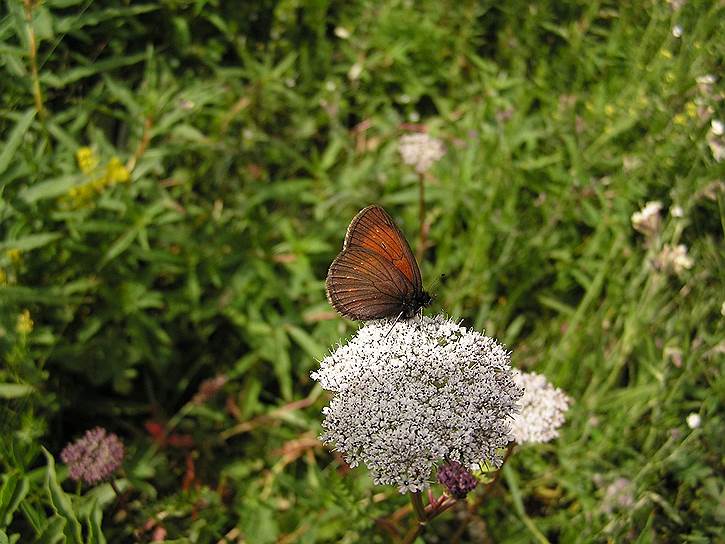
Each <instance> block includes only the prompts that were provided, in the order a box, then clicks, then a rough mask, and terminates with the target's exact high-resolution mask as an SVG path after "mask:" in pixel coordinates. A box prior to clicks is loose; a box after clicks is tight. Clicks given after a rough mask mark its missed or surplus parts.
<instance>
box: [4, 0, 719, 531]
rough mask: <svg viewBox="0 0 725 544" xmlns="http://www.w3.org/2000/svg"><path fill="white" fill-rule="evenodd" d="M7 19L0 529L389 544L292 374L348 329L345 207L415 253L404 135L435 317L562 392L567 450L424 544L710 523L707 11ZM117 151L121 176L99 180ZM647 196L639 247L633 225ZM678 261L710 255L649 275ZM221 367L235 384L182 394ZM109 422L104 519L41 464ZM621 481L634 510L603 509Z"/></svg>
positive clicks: (714, 411)
mask: <svg viewBox="0 0 725 544" xmlns="http://www.w3.org/2000/svg"><path fill="white" fill-rule="evenodd" d="M4 11H5V13H4V14H3V15H2V18H1V19H0V66H2V70H3V77H2V81H1V82H0V93H1V96H2V104H0V140H1V141H2V142H3V143H2V147H0V240H1V241H0V280H2V281H1V285H0V319H1V321H0V354H1V356H2V359H3V366H2V370H0V382H2V383H0V398H1V400H0V410H1V411H0V413H1V414H2V415H1V416H0V421H1V422H2V425H3V428H2V429H1V437H0V441H1V445H2V448H1V450H0V462H1V463H2V470H3V473H4V475H3V477H2V482H1V483H2V487H1V489H0V542H8V541H9V542H14V541H16V540H17V539H18V538H19V539H20V542H32V541H38V542H63V541H68V542H77V541H84V542H86V541H88V542H103V541H105V540H107V541H109V542H129V541H133V540H139V541H148V540H150V539H151V538H152V534H153V532H154V531H155V530H156V531H159V530H160V529H159V528H161V527H162V528H163V530H164V531H165V533H166V538H167V539H168V540H169V541H176V542H204V543H206V542H235V541H239V542H241V541H242V540H241V539H242V538H246V540H245V541H246V542H254V543H267V542H280V543H285V542H382V541H385V538H384V533H382V532H380V531H379V529H377V528H376V526H375V519H376V518H377V517H380V516H384V515H389V514H390V513H392V512H393V511H394V510H395V509H397V508H399V507H401V506H403V505H405V504H406V499H405V497H403V496H400V495H399V494H398V493H397V491H396V490H394V489H390V488H382V487H375V486H373V485H372V484H371V482H370V481H369V479H368V477H367V474H366V472H365V471H364V469H355V470H353V471H352V472H349V473H344V470H342V465H341V461H340V459H339V458H337V457H335V456H333V455H332V454H331V453H330V452H329V451H327V450H326V449H324V448H323V447H321V446H320V445H319V443H318V442H317V441H316V440H315V437H316V435H317V434H318V433H319V431H320V419H321V414H320V409H321V407H322V406H323V405H324V404H325V402H326V397H325V396H324V394H321V392H320V390H319V389H317V388H315V387H314V384H313V383H312V382H311V380H310V378H309V372H310V370H311V369H313V368H315V367H316V365H317V360H319V359H320V358H321V357H323V356H324V354H325V353H326V351H327V350H328V348H329V346H331V345H333V344H334V343H335V342H337V341H338V340H339V339H340V338H342V337H344V336H345V335H348V334H349V333H351V332H352V331H353V330H354V329H355V327H356V324H354V323H350V322H344V321H342V320H341V319H339V318H337V317H336V316H335V315H334V314H332V313H331V312H330V307H329V305H328V303H327V301H326V300H325V295H324V288H323V280H324V277H325V273H326V270H327V266H328V265H329V263H330V262H331V260H332V258H333V257H334V255H335V254H336V253H337V251H338V250H339V248H340V246H341V241H342V236H343V233H344V229H345V227H346V225H347V222H348V221H349V220H350V218H351V217H352V216H353V215H354V213H355V212H356V211H357V210H358V209H360V208H362V207H363V206H365V205H367V204H369V203H371V202H378V203H381V204H383V205H384V206H385V207H386V208H387V209H388V210H389V211H390V212H391V213H392V214H393V215H394V216H395V217H396V218H398V220H399V222H400V224H401V227H402V228H403V230H404V231H405V232H406V233H407V234H408V235H409V237H410V239H411V241H412V240H414V234H415V232H416V231H417V228H418V216H417V191H418V187H417V177H416V175H415V174H414V172H412V170H411V169H410V168H409V167H406V166H404V165H403V164H402V163H401V159H400V157H399V155H398V152H397V138H398V137H399V136H400V135H401V134H402V133H403V132H404V128H405V126H404V123H410V122H417V123H423V124H425V126H426V128H427V130H428V131H429V132H430V133H432V134H433V135H435V136H437V137H439V138H441V139H442V140H443V141H444V142H445V143H446V146H447V149H448V153H447V155H446V156H445V157H444V158H443V159H442V160H441V161H440V162H439V163H438V164H437V165H436V166H435V168H434V170H433V172H432V176H431V177H432V179H431V180H430V182H429V184H428V186H427V193H426V194H427V204H428V216H427V217H428V219H429V221H430V240H431V248H430V249H429V251H428V252H427V253H426V256H425V259H424V261H423V262H422V263H421V267H422V270H423V277H424V278H425V279H426V280H427V283H430V280H432V279H433V278H436V277H437V276H438V275H440V274H441V273H446V274H447V276H448V279H447V280H446V281H445V282H444V284H443V285H442V286H440V287H439V288H438V293H437V294H438V297H437V300H436V303H435V306H434V308H433V310H432V311H437V310H443V311H445V312H447V313H449V314H450V315H452V316H453V317H455V318H460V319H463V320H464V321H465V322H466V323H467V324H470V325H472V326H475V327H477V328H479V329H483V328H485V329H486V331H487V333H488V334H491V335H494V336H496V337H498V338H499V339H500V340H501V341H503V342H505V343H506V344H507V345H508V346H509V347H510V348H511V349H512V350H513V363H514V365H515V366H517V367H519V368H522V369H527V370H536V371H538V372H542V373H544V374H546V375H547V376H548V378H549V379H550V380H551V381H553V382H554V383H555V384H556V385H558V386H560V387H562V388H564V389H565V390H566V391H567V392H568V393H569V394H570V395H571V396H572V397H573V398H574V399H575V403H574V405H573V407H572V409H571V410H570V412H569V419H568V421H567V424H566V425H565V427H564V428H563V430H562V436H561V438H560V439H559V440H557V441H555V442H553V443H551V444H547V445H544V446H540V447H529V448H524V449H523V450H522V451H520V452H519V453H517V454H516V455H515V456H514V457H513V458H512V460H511V462H510V464H509V465H507V467H508V468H507V470H506V473H505V475H504V478H502V481H501V485H500V486H498V487H497V488H496V490H495V492H494V493H493V494H492V495H491V496H489V497H488V498H487V499H486V501H484V502H483V504H482V505H477V506H475V508H472V512H471V514H469V515H468V517H465V516H464V517H463V518H462V517H461V516H462V515H463V514H461V515H459V516H457V515H455V514H447V515H446V516H445V517H443V518H441V519H440V520H436V522H435V524H433V526H432V527H431V529H430V531H429V532H428V533H427V534H426V535H425V539H426V542H434V541H439V542H448V541H450V538H452V537H450V535H451V534H453V533H455V532H456V531H457V530H458V529H459V528H460V527H461V524H462V521H461V520H462V519H466V520H467V521H466V523H467V526H466V527H465V530H463V531H462V532H461V535H460V541H461V542H468V541H470V542H473V541H481V540H479V538H482V537H480V535H479V537H477V536H475V534H476V533H475V531H474V529H475V528H478V530H479V532H480V530H481V520H483V522H485V529H486V532H487V535H488V536H487V538H489V539H490V541H492V542H530V541H539V542H542V541H545V540H546V539H548V540H550V541H552V542H554V541H560V542H601V541H607V540H611V541H617V542H619V541H637V542H675V541H678V542H681V541H686V542H710V541H713V540H715V541H717V539H719V538H720V539H721V538H722V535H721V534H718V532H717V531H718V527H720V528H721V527H722V526H723V524H725V481H723V478H722V473H723V472H722V471H723V459H724V458H725V457H724V456H725V445H724V444H723V428H724V425H725V420H724V415H723V404H722V403H723V399H724V398H725V381H724V379H723V375H722V371H723V366H724V359H725V326H724V325H723V312H725V308H723V307H722V305H723V303H724V302H725V251H724V246H723V232H724V230H725V193H724V192H723V183H722V181H721V180H722V179H723V175H724V174H725V171H724V169H723V164H722V163H718V162H717V161H716V160H715V158H714V157H713V154H712V152H711V149H710V148H709V147H708V141H707V139H708V134H711V131H710V120H709V119H707V118H705V117H706V116H703V114H702V111H700V110H699V109H698V108H701V107H705V106H707V107H710V108H712V110H713V114H712V115H713V118H715V119H717V118H719V119H722V118H723V102H722V97H723V91H722V89H723V87H722V82H721V76H722V73H723V53H724V52H725V38H724V36H725V28H723V26H724V25H723V21H724V20H725V13H724V11H725V10H724V8H723V5H722V3H718V2H714V1H713V2H705V1H703V2H695V1H692V2H689V3H687V4H685V5H684V6H683V7H682V8H681V9H678V10H673V8H672V6H671V5H669V4H667V3H666V2H664V1H639V2H626V3H622V2H606V1H603V2H598V1H594V2H590V1H586V2H585V1H575V0H569V1H566V2H559V1H553V0H551V1H543V2H536V3H529V2H522V1H518V0H516V1H512V2H506V3H494V2H469V1H461V2H455V1H444V2H441V1H423V2H407V1H390V2H372V1H366V0H356V1H353V2H332V1H325V0H314V1H310V2H303V1H299V0H280V1H273V0H264V1H259V2H222V1H220V0H196V1H191V0H161V1H159V2H128V1H113V0H107V1H98V2H92V1H91V0H45V1H42V2H40V1H31V0H26V1H21V0H6V2H5V4H4ZM676 24H678V25H681V26H682V29H683V35H682V37H680V38H677V37H675V36H673V34H672V28H673V26H674V25H676ZM34 67H35V68H37V73H36V72H35V71H34ZM707 73H711V74H715V75H716V76H717V81H716V83H715V84H714V89H711V90H710V91H709V92H707V93H705V94H703V91H702V90H701V89H699V88H698V85H697V83H696V78H697V77H699V76H702V75H704V74H707ZM361 123H363V124H362V125H361ZM709 131H710V132H709ZM83 147H90V148H91V149H92V150H93V152H94V153H95V155H96V156H97V157H98V161H99V165H98V167H97V169H96V173H92V174H84V173H83V172H82V171H81V169H80V168H79V164H78V162H77V159H76V154H77V152H78V150H79V149H81V148H83ZM114 157H115V158H116V159H117V160H120V164H122V165H125V167H126V169H127V171H128V172H129V173H130V179H129V180H128V182H118V183H106V184H105V185H103V184H102V186H101V187H98V188H97V189H92V190H85V192H84V190H83V187H85V186H87V185H88V184H89V183H90V182H92V181H93V176H96V175H98V174H97V172H101V173H102V172H104V170H103V169H104V168H106V165H108V164H109V163H111V164H113V163H112V162H111V161H112V160H113V159H114ZM101 177H102V174H101ZM655 199H656V200H661V201H662V202H663V203H664V205H665V209H664V220H663V226H662V234H661V238H660V239H659V240H658V242H657V244H655V245H654V246H650V247H647V246H646V245H645V243H644V239H643V237H642V236H641V235H640V234H638V233H636V232H635V231H634V230H633V229H632V227H631V223H630V216H631V214H632V213H633V212H634V211H636V210H638V209H640V208H641V207H642V205H643V204H644V203H645V202H646V201H648V200H655ZM674 206H680V207H682V209H683V211H684V216H683V217H681V218H675V217H672V216H671V214H669V213H668V211H669V210H671V209H672V207H674ZM665 243H666V244H678V243H682V244H685V245H686V246H687V247H688V250H689V254H690V256H691V257H692V258H693V260H694V266H693V267H692V268H691V269H690V270H687V271H685V272H684V273H683V274H681V275H679V276H677V275H671V274H669V275H668V274H666V273H663V272H660V271H657V270H655V268H654V267H653V266H652V262H653V259H654V258H655V255H656V252H657V251H658V250H659V249H660V248H661V246H662V244H665ZM31 321H32V326H31V323H30V322H31ZM220 374H223V375H224V376H226V377H227V379H228V381H227V383H226V384H225V385H224V387H223V389H222V391H220V392H219V393H218V394H217V395H216V396H215V397H214V398H213V399H211V400H209V401H208V402H207V403H205V404H197V403H194V402H192V399H193V398H194V395H195V394H196V393H197V391H198V389H199V386H200V384H201V383H202V382H203V381H204V380H205V379H208V378H211V377H214V376H217V375H220ZM298 401H299V402H298ZM290 403H293V404H290ZM693 412H694V413H697V414H699V415H700V416H701V420H702V424H701V426H700V427H698V428H695V429H691V428H690V427H688V425H687V424H686V423H685V418H686V417H687V415H688V414H690V413H693ZM95 425H103V426H105V427H107V428H108V429H110V430H112V431H114V432H116V433H118V434H119V435H120V436H121V437H123V439H124V441H125V443H126V445H127V449H128V456H127V460H126V463H125V473H124V474H123V475H122V477H121V478H120V479H119V480H118V483H119V486H120V487H121V489H122V490H128V492H127V493H126V494H125V498H124V499H123V500H122V501H121V504H119V501H117V500H116V499H115V498H114V494H113V491H112V490H111V488H110V486H109V485H108V484H104V485H101V486H98V487H96V488H87V487H82V488H76V486H75V485H74V484H73V483H72V482H71V481H69V480H67V469H66V468H65V467H63V466H62V464H60V461H57V462H58V465H57V466H55V468H54V463H53V458H54V457H55V458H56V459H59V452H60V450H61V449H62V447H63V445H64V444H65V443H66V442H68V441H69V440H72V439H73V438H75V437H77V436H78V435H79V434H80V433H82V432H83V431H85V430H86V429H87V428H89V427H92V426H95ZM154 425H156V427H155V426H154ZM159 426H160V427H159ZM158 428H162V429H166V431H167V432H168V433H169V434H170V436H172V437H175V438H176V439H177V440H176V442H174V440H172V439H171V438H167V440H166V441H165V442H164V441H163V440H160V439H158V436H157V438H156V439H154V436H155V435H154V433H153V430H154V429H158ZM184 441H186V442H185V444H186V446H184V444H183V443H184ZM189 441H191V442H192V443H191V445H190V444H189ZM42 448H46V449H47V452H49V453H46V454H45V455H44V453H43V449H42ZM190 465H193V468H194V478H193V479H192V478H191V475H190V472H189V467H190ZM620 477H622V478H627V479H629V480H631V482H632V498H633V503H632V505H631V506H630V507H627V508H620V509H617V508H614V510H613V511H611V512H607V511H606V510H607V508H606V506H607V504H606V503H607V500H608V499H607V498H606V497H605V493H606V492H605V490H606V487H607V485H608V484H609V483H611V482H614V481H615V480H616V479H617V478H620ZM184 481H185V484H184V483H183V482H184ZM610 502H611V501H610ZM464 510H465V509H464ZM159 534H160V533H157V536H158V535H159ZM104 535H105V536H104ZM224 535H227V537H226V538H227V539H226V540H220V539H221V538H222V537H223V536H224ZM720 542H722V540H720Z"/></svg>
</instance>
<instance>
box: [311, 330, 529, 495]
mask: <svg viewBox="0 0 725 544" xmlns="http://www.w3.org/2000/svg"><path fill="white" fill-rule="evenodd" d="M312 378H313V379H315V380H317V381H319V382H320V384H321V385H322V387H323V388H325V389H326V390H328V391H332V392H333V396H332V399H331V401H330V405H329V406H328V407H325V408H324V409H323V414H324V415H325V420H324V421H323V423H322V426H323V428H324V430H325V432H324V434H323V435H322V436H321V439H322V440H323V441H324V442H325V443H327V444H331V445H334V447H335V449H336V450H339V451H340V452H342V453H343V455H344V456H345V459H346V460H347V462H348V463H349V464H350V465H351V466H356V465H358V464H360V463H363V464H365V465H366V466H367V467H368V469H369V470H370V472H371V474H372V476H373V479H374V480H375V483H377V484H390V485H395V486H397V487H398V489H399V490H400V492H401V493H405V492H408V491H420V490H422V489H425V488H426V487H428V486H429V485H430V478H431V471H432V470H433V467H434V466H435V465H437V464H438V463H439V462H441V461H443V460H446V461H458V462H459V463H461V464H462V465H464V466H470V465H472V464H474V463H478V462H481V461H487V462H490V463H493V464H494V465H499V464H500V459H499V458H498V456H497V453H496V450H497V449H498V448H503V447H505V446H506V444H507V443H508V440H509V429H510V422H511V417H512V416H513V413H514V410H515V405H516V401H517V400H518V399H519V398H520V396H521V393H522V392H521V389H520V388H519V387H518V386H517V385H516V384H515V383H514V381H513V372H512V371H511V367H510V365H509V353H508V352H507V351H506V350H505V349H504V347H503V346H502V345H501V344H499V343H498V342H497V341H496V340H494V339H493V338H489V337H487V336H484V335H483V334H481V333H479V332H477V331H475V330H472V329H467V328H466V327H462V326H460V325H458V324H456V323H454V322H453V321H450V320H449V319H446V318H444V317H443V316H436V317H434V318H430V317H423V318H421V319H417V318H413V319H409V320H405V321H399V322H398V323H397V324H396V325H395V327H393V328H392V330H391V322H390V321H389V320H380V321H371V322H369V323H367V324H366V325H365V326H364V327H362V328H361V329H360V330H358V332H357V333H356V334H355V336H353V338H352V339H351V340H350V341H349V342H348V343H347V344H345V345H341V346H339V347H338V348H337V349H336V350H335V351H334V352H333V353H331V354H330V355H328V356H327V357H326V358H325V359H324V360H323V361H322V363H321V364H320V369H319V370H318V371H316V372H313V373H312Z"/></svg>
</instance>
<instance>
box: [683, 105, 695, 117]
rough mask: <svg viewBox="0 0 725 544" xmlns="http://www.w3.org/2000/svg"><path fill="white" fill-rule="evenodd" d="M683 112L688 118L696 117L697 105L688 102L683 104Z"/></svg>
mask: <svg viewBox="0 0 725 544" xmlns="http://www.w3.org/2000/svg"><path fill="white" fill-rule="evenodd" d="M685 111H686V112H687V115H689V116H690V117H695V116H696V115H697V104H695V103H694V102H688V103H687V104H685Z"/></svg>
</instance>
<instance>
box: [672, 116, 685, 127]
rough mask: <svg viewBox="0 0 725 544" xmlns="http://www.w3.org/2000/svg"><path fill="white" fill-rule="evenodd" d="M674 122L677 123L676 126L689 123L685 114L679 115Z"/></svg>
mask: <svg viewBox="0 0 725 544" xmlns="http://www.w3.org/2000/svg"><path fill="white" fill-rule="evenodd" d="M673 121H674V122H675V124H676V125H684V124H686V123H687V117H685V115H684V114H683V113H678V114H677V115H675V117H674V118H673Z"/></svg>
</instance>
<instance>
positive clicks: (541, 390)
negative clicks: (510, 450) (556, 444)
mask: <svg viewBox="0 0 725 544" xmlns="http://www.w3.org/2000/svg"><path fill="white" fill-rule="evenodd" d="M514 380H515V381H516V383H517V384H518V385H520V386H521V387H522V388H523V389H524V396H523V397H522V398H521V400H520V401H519V406H520V411H519V413H518V414H516V416H515V417H514V422H513V424H512V425H511V436H512V438H513V439H514V440H515V441H516V442H517V443H519V444H527V443H537V442H549V441H550V440H553V439H554V438H556V437H557V436H559V431H558V429H559V427H561V426H562V425H563V424H564V421H565V419H566V418H565V417H564V414H565V413H566V411H567V410H568V409H569V404H570V403H571V402H572V401H571V399H570V398H569V397H568V396H567V395H566V393H564V392H563V391H562V390H561V389H558V388H556V387H554V386H553V385H551V384H550V383H549V381H548V380H547V379H546V378H545V377H544V376H542V375H541V374H536V373H535V372H524V373H521V374H516V375H515V376H514Z"/></svg>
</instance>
